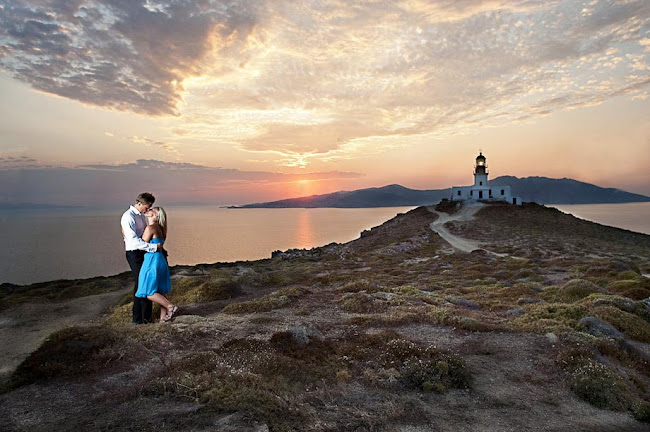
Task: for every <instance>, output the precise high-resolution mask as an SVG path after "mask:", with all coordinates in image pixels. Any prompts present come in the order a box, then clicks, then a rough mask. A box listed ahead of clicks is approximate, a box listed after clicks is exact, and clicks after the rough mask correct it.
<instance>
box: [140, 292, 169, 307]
mask: <svg viewBox="0 0 650 432" xmlns="http://www.w3.org/2000/svg"><path fill="white" fill-rule="evenodd" d="M147 298H148V299H149V300H151V301H152V302H154V303H158V304H159V305H160V306H162V307H164V308H165V309H167V310H169V309H171V308H172V307H173V306H174V305H173V304H171V303H170V302H169V300H167V298H165V296H164V295H162V294H160V293H155V294H153V295H149V296H147Z"/></svg>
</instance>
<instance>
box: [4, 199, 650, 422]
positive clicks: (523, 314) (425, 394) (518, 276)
mask: <svg viewBox="0 0 650 432" xmlns="http://www.w3.org/2000/svg"><path fill="white" fill-rule="evenodd" d="M439 211H446V212H448V213H453V212H455V211H457V209H456V208H451V207H450V208H444V209H443V208H441V209H439ZM435 217H436V216H435V215H434V214H433V213H431V212H430V211H429V210H428V209H426V208H424V207H421V208H418V209H415V210H413V211H411V212H409V213H408V214H406V215H401V216H398V217H397V218H395V219H393V220H391V221H388V222H386V223H385V224H383V225H381V226H380V227H376V228H373V229H372V230H370V231H369V232H365V233H364V234H363V235H362V236H361V237H360V238H359V239H357V240H354V241H352V242H349V243H347V244H344V245H336V244H333V245H328V246H326V247H323V248H318V249H313V250H311V251H294V252H291V253H286V254H283V255H280V256H278V257H276V258H274V259H272V260H262V261H256V262H250V263H239V264H237V265H220V264H215V265H213V266H203V267H202V268H203V269H204V270H207V271H208V274H207V275H204V276H198V277H181V278H178V279H174V283H173V292H172V301H174V302H176V303H178V304H180V305H181V310H182V311H183V315H181V316H180V317H178V318H177V320H176V321H175V322H174V323H173V324H152V325H147V326H138V327H131V326H128V325H127V323H128V321H129V319H128V318H129V313H130V304H129V303H128V297H125V299H124V301H123V302H122V304H118V305H116V306H115V307H114V309H113V310H112V312H111V314H110V315H109V316H108V317H107V318H106V319H105V320H104V321H103V322H102V323H101V324H99V325H95V326H81V327H75V328H70V329H66V330H63V331H61V332H58V333H56V334H54V335H52V336H51V337H50V338H49V339H48V340H47V341H46V342H45V343H44V344H43V345H42V346H41V348H39V350H37V351H36V352H34V353H33V354H32V355H31V356H30V357H29V358H28V359H27V360H26V361H25V362H24V363H23V364H22V365H21V366H20V367H19V368H18V369H17V370H16V371H15V373H14V374H13V376H12V377H11V379H10V380H9V381H8V382H6V383H5V384H4V395H3V396H2V399H3V402H9V401H15V400H21V398H22V400H23V402H24V404H26V405H29V403H28V402H26V401H25V399H28V398H29V397H30V395H31V397H33V393H34V392H35V391H37V390H35V389H38V392H41V393H39V394H43V393H44V394H46V395H47V394H50V393H51V398H55V394H56V392H55V389H59V390H61V388H64V389H65V391H66V392H67V393H66V394H67V395H69V397H70V398H72V399H75V400H84V398H89V399H88V400H90V401H95V403H100V402H101V403H102V404H104V405H105V406H107V408H106V409H107V410H108V412H111V413H114V416H113V417H101V416H100V420H96V417H94V418H95V420H91V418H90V417H89V416H84V415H83V409H84V406H85V405H84V404H80V405H79V406H78V407H77V408H76V411H75V408H72V407H70V408H65V409H64V408H62V409H61V412H66V409H68V410H69V413H68V414H70V413H76V414H77V417H66V418H67V420H65V421H64V422H63V423H60V424H62V425H64V426H65V427H68V428H73V427H79V426H87V425H90V424H99V425H101V426H102V427H103V428H109V429H110V428H116V429H119V428H128V427H132V423H131V422H132V420H131V417H129V415H134V414H133V413H132V412H131V411H129V409H130V408H128V407H129V406H131V405H138V404H143V405H145V406H150V407H151V410H152V413H151V416H152V417H156V418H159V419H161V418H162V419H164V421H163V420H160V421H163V424H166V425H171V426H169V427H171V428H172V429H185V430H203V428H204V427H205V429H206V430H209V428H210V427H214V425H215V424H217V425H218V426H220V427H222V428H224V429H225V430H255V428H258V427H262V428H263V427H268V428H269V429H270V430H279V431H280V430H305V429H313V430H399V429H400V428H409V427H410V428H418V427H421V428H423V429H422V430H506V429H507V427H506V425H510V426H512V425H515V426H516V425H518V426H520V427H521V428H524V429H526V430H562V428H563V427H565V428H571V427H573V430H613V429H606V428H608V427H610V426H612V427H614V426H616V425H618V426H619V427H624V428H627V430H644V429H645V428H646V427H647V423H644V422H648V421H650V363H649V361H650V349H649V345H648V344H649V343H650V308H648V307H647V306H646V305H645V304H643V303H642V302H640V301H639V300H641V299H644V298H647V297H650V279H648V278H645V277H643V276H642V275H641V273H642V272H648V270H650V261H649V259H650V237H649V236H645V235H641V234H634V233H630V232H627V231H624V230H618V229H614V228H608V227H602V226H600V225H597V224H592V223H589V222H585V221H581V220H578V219H575V218H573V217H571V216H569V215H564V214H562V213H560V212H558V211H556V210H553V209H548V208H545V207H542V206H536V205H524V206H522V207H514V206H507V205H498V204H497V205H488V206H486V207H485V208H484V209H482V210H480V211H479V213H477V217H476V219H475V220H473V221H470V222H464V223H457V222H456V223H454V222H452V223H450V229H451V230H452V231H453V232H455V233H457V234H458V235H461V236H464V237H466V238H470V239H474V240H478V241H480V242H482V243H483V244H484V245H485V247H486V248H487V249H489V250H491V251H495V252H500V253H506V254H508V255H507V256H503V257H497V256H495V255H492V254H488V253H485V252H482V251H478V252H473V253H470V254H466V253H458V252H457V253H449V245H448V244H447V243H446V242H444V241H443V240H442V239H441V238H440V237H438V236H437V235H436V234H435V233H434V232H432V231H431V230H430V229H429V224H430V223H431V222H433V220H434V219H435ZM116 278H118V277H116ZM115 280H116V282H115V283H117V280H118V279H115ZM122 282H123V281H122ZM80 284H81V285H83V284H82V283H81V282H80ZM41 288H43V289H46V290H47V289H50V290H51V291H48V292H56V289H55V287H54V285H52V286H49V288H48V287H47V286H44V287H39V289H41ZM26 292H28V291H27V290H26V291H25V293H26ZM16 295H17V294H16V293H12V294H11V295H10V296H8V298H14V300H11V301H16V300H15V299H17V298H19V297H16ZM25 295H27V294H25ZM12 296H14V297H12ZM21 296H23V294H21ZM21 298H24V296H23V297H21ZM8 301H9V300H8ZM20 301H23V300H20ZM594 323H597V324H598V325H599V326H600V327H594ZM30 389H31V390H30ZM513 395H516V397H515V396H513ZM45 398H46V399H47V397H45ZM159 401H165V404H164V406H165V407H166V408H164V409H163V408H160V407H158V405H156V403H157V402H159ZM12 403H13V405H11V404H10V405H11V406H14V407H15V406H16V405H17V404H18V402H12ZM2 409H5V410H7V411H6V412H5V413H4V414H7V415H8V416H9V417H7V418H10V419H11V422H10V423H9V425H8V427H9V430H11V428H15V429H16V430H19V429H20V428H21V427H23V426H24V425H25V424H28V420H29V419H28V418H26V416H24V415H23V416H21V415H19V414H16V412H17V411H16V410H14V411H11V408H2ZM2 409H0V410H2ZM168 410H169V412H173V413H174V414H173V416H172V415H171V414H169V412H168ZM174 410H181V411H182V410H185V411H183V412H182V413H180V414H179V413H178V412H177V411H174ZM0 413H1V412H0ZM129 413H131V414H129ZM471 413H474V414H471ZM476 413H480V414H476ZM43 415H45V414H43ZM48 415H49V416H50V419H51V418H53V416H54V417H55V415H54V414H52V413H50V414H48ZM138 415H142V414H138ZM46 417H47V415H46ZM551 417H553V418H554V419H555V420H549V418H551ZM43 421H44V420H43ZM43 421H41V423H36V424H37V425H39V424H40V425H43V424H45V423H43ZM92 421H95V422H97V421H99V423H92ZM553 421H555V423H552V422H553ZM188 422H189V423H188ZM215 422H216V423H215ZM545 422H551V423H545ZM441 424H445V425H447V426H444V425H441ZM500 424H503V427H500V426H499V425H500ZM188 425H191V426H192V429H190V428H189V426H188ZM510 426H508V427H510ZM65 427H63V428H65ZM554 427H557V429H553V428H554ZM600 427H602V429H599V428H600ZM153 428H154V427H153V426H152V429H153ZM228 428H230V429H228ZM490 428H492V429H490ZM37 429H38V428H37ZM403 430H407V429H403ZM410 430H418V429H410Z"/></svg>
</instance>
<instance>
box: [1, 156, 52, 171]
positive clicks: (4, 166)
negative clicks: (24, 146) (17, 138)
mask: <svg viewBox="0 0 650 432" xmlns="http://www.w3.org/2000/svg"><path fill="white" fill-rule="evenodd" d="M42 167H43V165H42V164H40V163H39V162H38V161H37V160H36V159H34V158H31V157H28V156H0V170H8V169H24V168H42Z"/></svg>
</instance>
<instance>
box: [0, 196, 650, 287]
mask: <svg viewBox="0 0 650 432" xmlns="http://www.w3.org/2000/svg"><path fill="white" fill-rule="evenodd" d="M547 206H548V207H555V208H558V209H559V210H560V211H563V212H565V213H570V214H573V215H574V216H576V217H579V218H581V219H586V220H590V221H593V222H597V223H601V224H603V225H609V226H615V227H618V228H623V229H628V230H631V231H636V232H640V233H644V234H650V203H625V204H580V205H553V204H549V205H547ZM414 207H415V206H409V207H380V208H355V209H340V208H311V209H304V208H290V209H228V208H225V207H223V206H216V205H189V206H188V205H186V206H173V205H169V206H165V208H166V209H167V211H168V213H169V233H170V234H169V238H168V239H167V242H166V248H167V249H168V251H169V262H170V265H172V266H174V265H196V264H201V263H216V262H234V261H251V260H258V259H264V258H270V257H271V253H272V252H273V251H275V250H287V249H292V248H299V249H310V248H313V247H318V246H323V245H326V244H329V243H332V242H337V243H344V242H348V241H351V240H354V239H356V238H358V237H359V236H360V233H361V231H363V230H365V229H369V228H372V227H374V226H378V225H380V224H382V223H383V222H385V221H387V220H389V219H391V218H392V217H394V216H395V215H397V214H398V213H404V212H406V211H408V210H410V209H412V208H414ZM124 210H126V208H121V209H116V208H110V209H106V208H102V209H98V208H95V209H87V208H83V209H80V208H59V209H48V210H43V209H27V210H26V209H23V210H12V211H0V221H1V222H2V224H3V227H4V229H3V231H2V233H0V240H1V241H2V243H3V244H5V245H8V246H7V247H6V248H5V249H4V252H3V254H4V256H3V257H2V260H0V275H1V276H0V283H13V284H20V285H23V284H31V283H37V282H46V281H51V280H57V279H81V278H88V277H95V276H110V275H114V274H118V273H122V272H125V271H129V267H128V265H127V263H126V260H125V258H124V248H123V241H122V238H121V234H120V226H119V218H120V216H121V214H122V212H123V211H124Z"/></svg>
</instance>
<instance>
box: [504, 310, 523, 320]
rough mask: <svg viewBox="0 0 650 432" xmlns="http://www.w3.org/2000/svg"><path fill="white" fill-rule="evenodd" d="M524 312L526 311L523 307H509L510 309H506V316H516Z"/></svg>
mask: <svg viewBox="0 0 650 432" xmlns="http://www.w3.org/2000/svg"><path fill="white" fill-rule="evenodd" d="M525 313H526V311H525V310H524V309H522V308H517V309H510V310H508V311H506V316H507V317H508V318H517V317H520V316H522V315H523V314H525Z"/></svg>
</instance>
